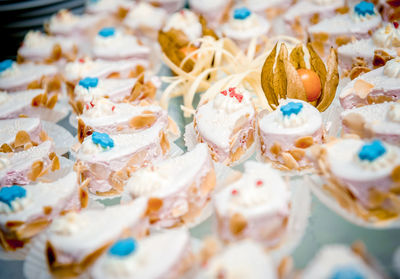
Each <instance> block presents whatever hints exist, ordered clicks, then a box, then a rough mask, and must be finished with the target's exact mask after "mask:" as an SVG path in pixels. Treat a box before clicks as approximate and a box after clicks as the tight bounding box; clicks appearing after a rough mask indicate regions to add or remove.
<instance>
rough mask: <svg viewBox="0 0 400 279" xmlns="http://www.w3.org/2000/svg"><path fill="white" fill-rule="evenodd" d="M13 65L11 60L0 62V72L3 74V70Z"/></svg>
mask: <svg viewBox="0 0 400 279" xmlns="http://www.w3.org/2000/svg"><path fill="white" fill-rule="evenodd" d="M13 63H14V61H12V60H11V59H7V60H4V61H1V62H0V72H3V71H5V70H7V69H8V68H11V66H12V65H13Z"/></svg>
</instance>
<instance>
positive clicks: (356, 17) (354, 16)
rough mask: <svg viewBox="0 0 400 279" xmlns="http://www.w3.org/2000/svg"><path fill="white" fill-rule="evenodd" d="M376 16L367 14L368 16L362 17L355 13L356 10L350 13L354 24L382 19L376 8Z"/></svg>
mask: <svg viewBox="0 0 400 279" xmlns="http://www.w3.org/2000/svg"><path fill="white" fill-rule="evenodd" d="M374 12H375V13H374V14H373V15H370V14H366V15H360V14H358V13H356V12H355V11H354V9H353V10H352V11H351V12H350V18H351V20H352V21H353V22H355V23H360V22H364V21H369V20H373V19H376V18H380V14H379V13H378V11H377V10H376V9H375V8H374Z"/></svg>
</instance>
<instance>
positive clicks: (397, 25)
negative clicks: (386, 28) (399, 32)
mask: <svg viewBox="0 0 400 279" xmlns="http://www.w3.org/2000/svg"><path fill="white" fill-rule="evenodd" d="M393 25H394V28H396V29H397V28H399V23H398V22H397V21H395V22H393Z"/></svg>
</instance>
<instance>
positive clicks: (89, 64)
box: [64, 58, 100, 79]
mask: <svg viewBox="0 0 400 279" xmlns="http://www.w3.org/2000/svg"><path fill="white" fill-rule="evenodd" d="M97 68H100V65H98V62H95V61H93V60H91V59H89V58H85V59H84V61H83V62H81V61H74V62H70V63H67V65H65V69H64V71H65V75H66V77H67V78H70V79H77V78H83V77H86V76H89V74H90V73H91V71H93V70H95V69H97Z"/></svg>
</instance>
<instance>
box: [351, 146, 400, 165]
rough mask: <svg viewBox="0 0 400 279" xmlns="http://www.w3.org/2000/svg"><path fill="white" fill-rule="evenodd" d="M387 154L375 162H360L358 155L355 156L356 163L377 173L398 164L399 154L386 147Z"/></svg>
mask: <svg viewBox="0 0 400 279" xmlns="http://www.w3.org/2000/svg"><path fill="white" fill-rule="evenodd" d="M385 148H386V152H385V154H383V155H382V156H380V157H378V158H376V159H375V160H373V161H368V160H360V158H359V157H358V154H355V155H354V161H355V162H356V163H357V164H358V165H360V166H361V167H362V168H363V169H367V170H371V171H377V170H380V169H385V168H390V167H391V166H393V164H394V163H395V162H396V157H397V156H398V154H397V153H396V152H395V151H394V150H393V149H392V148H391V147H390V146H386V145H385Z"/></svg>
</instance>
